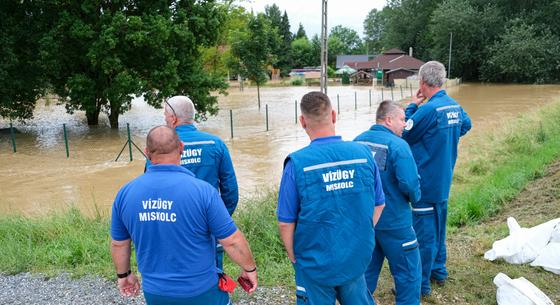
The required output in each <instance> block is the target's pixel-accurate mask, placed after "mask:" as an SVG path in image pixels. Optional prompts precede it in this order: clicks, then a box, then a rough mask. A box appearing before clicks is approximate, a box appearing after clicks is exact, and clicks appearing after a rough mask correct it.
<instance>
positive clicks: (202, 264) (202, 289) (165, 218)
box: [111, 126, 257, 305]
mask: <svg viewBox="0 0 560 305" xmlns="http://www.w3.org/2000/svg"><path fill="white" fill-rule="evenodd" d="M182 153H183V143H181V141H180V140H179V138H178V136H177V133H176V132H175V131H174V130H173V129H171V128H169V127H167V126H158V127H155V128H153V129H152V130H151V131H150V132H149V133H148V138H147V141H146V155H147V156H148V158H149V159H150V160H151V162H152V165H151V166H150V167H149V168H148V169H147V171H146V173H145V174H143V175H142V176H140V177H138V178H136V179H134V180H132V181H131V182H129V183H128V184H126V185H125V186H124V187H122V188H121V190H120V191H119V193H118V194H117V196H116V198H115V202H114V203H113V210H112V215H111V238H112V240H111V255H112V257H113V262H114V264H115V269H116V271H117V277H118V281H117V283H118V287H119V290H120V292H121V294H122V295H124V296H133V295H136V294H138V293H139V286H140V285H139V281H138V279H137V278H136V276H135V275H134V273H132V272H131V270H130V253H131V242H133V243H134V249H135V251H136V258H137V260H138V271H140V273H142V288H143V290H144V296H145V298H146V302H147V303H148V304H150V305H159V304H162V305H163V304H185V305H187V304H189V305H207V304H216V305H226V304H231V303H230V300H229V295H228V293H227V292H224V291H222V290H220V289H219V287H218V272H219V270H218V269H217V268H216V262H215V259H216V258H215V251H216V250H215V249H216V248H215V243H216V240H218V241H219V242H220V243H221V244H222V245H223V247H224V248H225V250H226V252H227V253H228V255H229V257H230V258H231V259H232V260H233V261H234V262H235V263H237V264H238V265H239V266H240V267H241V268H242V270H241V277H243V278H245V279H246V280H248V281H250V282H251V284H252V288H251V289H250V290H249V292H250V293H252V292H253V291H254V290H255V289H256V287H257V271H256V266H255V261H254V260H253V256H252V254H251V250H250V249H249V246H248V244H247V241H246V240H245V237H244V236H243V234H242V233H241V232H240V231H239V230H238V229H237V227H236V225H235V223H234V222H233V220H232V219H231V216H230V215H229V214H228V212H227V210H226V208H225V207H224V204H223V202H222V200H221V198H220V196H219V194H218V192H217V191H216V189H215V188H213V187H212V186H211V185H210V184H208V183H206V182H204V181H202V180H200V179H196V178H195V177H194V175H193V174H192V173H191V172H190V171H189V170H187V169H185V168H184V167H181V166H179V163H180V160H181V154H182Z"/></svg>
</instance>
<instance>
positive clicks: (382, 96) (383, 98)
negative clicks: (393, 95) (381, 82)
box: [381, 87, 385, 101]
mask: <svg viewBox="0 0 560 305" xmlns="http://www.w3.org/2000/svg"><path fill="white" fill-rule="evenodd" d="M383 91H384V90H383V87H381V101H383V100H385V95H384V94H383Z"/></svg>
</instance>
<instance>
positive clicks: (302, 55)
mask: <svg viewBox="0 0 560 305" xmlns="http://www.w3.org/2000/svg"><path fill="white" fill-rule="evenodd" d="M291 53H292V58H293V65H294V68H303V67H307V66H313V65H315V63H314V61H313V60H314V54H313V46H312V45H311V43H310V42H309V40H308V39H307V38H306V37H302V38H298V39H295V40H294V41H292V50H291Z"/></svg>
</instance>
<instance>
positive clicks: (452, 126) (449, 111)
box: [402, 90, 472, 203]
mask: <svg viewBox="0 0 560 305" xmlns="http://www.w3.org/2000/svg"><path fill="white" fill-rule="evenodd" d="M405 113H406V119H407V126H406V128H405V130H404V131H403V135H402V138H403V139H404V140H405V141H406V142H408V144H409V145H410V150H411V151H412V155H413V156H414V160H415V161H416V165H417V166H418V173H419V174H420V177H421V178H422V179H421V180H420V188H421V190H422V199H421V201H422V202H429V203H439V202H443V201H447V199H448V198H449V189H450V187H451V178H452V177H453V168H454V167H455V161H456V160H457V146H458V145H459V138H460V137H462V136H464V135H465V134H466V133H467V132H468V131H469V130H470V129H471V127H472V124H471V119H470V118H469V116H468V115H467V113H466V112H465V111H464V110H463V108H462V107H461V105H459V104H458V103H457V102H455V100H454V99H452V98H451V97H450V96H449V95H447V93H446V92H445V90H440V91H438V92H437V93H436V94H434V95H433V96H432V97H431V98H430V100H429V101H428V102H426V103H425V104H424V105H422V106H421V107H418V106H417V105H416V104H414V103H412V104H410V105H408V107H407V108H406V111H405Z"/></svg>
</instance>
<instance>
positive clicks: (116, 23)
mask: <svg viewBox="0 0 560 305" xmlns="http://www.w3.org/2000/svg"><path fill="white" fill-rule="evenodd" d="M46 9H47V10H48V11H49V12H51V14H52V17H53V20H54V21H53V23H54V26H53V27H52V28H51V30H50V31H49V32H48V33H47V34H46V35H45V36H44V37H43V39H42V40H41V49H42V51H41V54H42V59H43V60H44V61H45V62H46V64H47V66H48V68H49V72H50V73H49V80H50V83H51V85H52V87H53V90H54V92H55V93H56V94H58V95H59V96H60V97H61V99H62V100H63V101H65V102H66V109H67V110H68V111H69V112H70V113H72V112H73V111H76V110H84V111H85V112H86V117H87V121H88V124H89V125H97V124H98V118H99V114H100V112H105V113H107V114H108V115H109V121H110V124H111V127H112V128H117V127H118V117H119V115H120V114H121V113H124V112H125V111H127V110H128V109H130V107H131V100H132V99H133V98H134V96H139V95H143V96H144V98H145V99H146V101H147V102H148V103H149V104H150V105H152V106H156V107H160V106H161V103H162V101H163V100H164V99H165V98H167V97H169V96H171V95H174V94H185V95H189V96H190V97H191V98H192V99H193V101H194V102H195V104H196V107H197V110H198V113H199V115H200V117H199V118H202V119H205V118H206V115H207V114H215V113H216V112H217V99H216V97H215V96H210V94H209V92H210V90H220V91H221V92H223V90H224V89H225V88H226V84H225V83H224V82H223V80H222V79H221V78H218V77H216V76H213V75H210V74H207V73H205V72H204V70H203V65H202V60H201V53H200V49H201V47H205V46H211V45H213V44H214V43H215V41H216V40H217V35H218V32H217V29H218V28H219V26H220V24H221V23H222V22H223V20H224V16H223V14H222V11H220V10H219V9H218V7H217V6H216V3H215V1H212V0H206V1H195V0H183V1H181V0H179V1H172V0H159V1H148V2H128V1H124V2H115V1H109V0H104V1H99V0H85V1H70V0H66V1H59V2H48V4H47V7H46Z"/></svg>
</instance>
